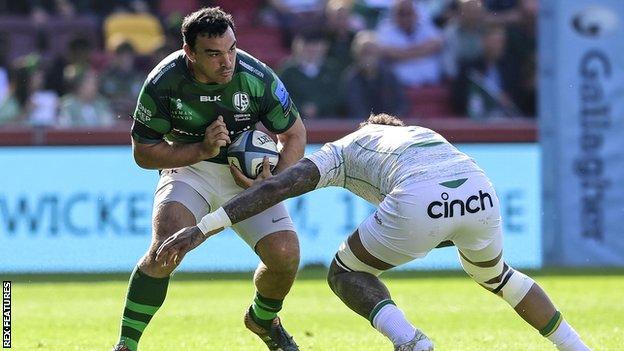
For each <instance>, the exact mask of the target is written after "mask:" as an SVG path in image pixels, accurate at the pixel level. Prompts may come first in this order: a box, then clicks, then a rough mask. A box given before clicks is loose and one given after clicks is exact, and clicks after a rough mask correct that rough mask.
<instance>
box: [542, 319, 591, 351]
mask: <svg viewBox="0 0 624 351" xmlns="http://www.w3.org/2000/svg"><path fill="white" fill-rule="evenodd" d="M547 338H548V340H550V341H552V342H553V344H555V346H557V350H560V351H591V349H590V348H589V347H587V345H585V344H584V343H583V341H582V340H581V337H580V336H579V335H578V333H577V332H576V330H574V328H572V327H571V326H570V325H569V324H568V323H567V322H566V321H565V319H564V320H562V321H561V324H559V327H558V328H557V329H556V330H555V331H554V332H553V333H552V334H550V335H549V336H547Z"/></svg>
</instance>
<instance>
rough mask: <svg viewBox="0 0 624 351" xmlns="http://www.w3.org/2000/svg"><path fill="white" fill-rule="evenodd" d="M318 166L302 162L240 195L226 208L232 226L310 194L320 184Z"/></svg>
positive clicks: (309, 162) (226, 204)
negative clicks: (285, 202)
mask: <svg viewBox="0 0 624 351" xmlns="http://www.w3.org/2000/svg"><path fill="white" fill-rule="evenodd" d="M320 177H321V176H320V173H319V170H318V168H317V167H316V165H315V164H314V163H313V162H312V161H310V160H308V159H305V158H304V159H301V160H300V161H299V162H297V163H296V164H295V165H293V166H292V167H289V168H287V169H286V170H284V171H283V172H282V173H280V174H278V175H276V176H274V177H271V178H268V179H266V180H264V181H262V182H260V183H258V184H256V185H254V186H252V187H251V188H249V189H247V190H245V191H243V192H242V193H240V194H238V195H237V196H235V197H234V198H232V199H231V200H230V201H228V202H226V203H225V204H224V205H223V209H224V210H225V212H226V213H227V214H228V216H229V217H230V220H231V221H232V223H238V222H240V221H242V220H245V219H247V218H249V217H251V216H254V215H256V214H258V213H260V212H262V211H264V210H266V209H267V208H269V207H271V206H273V205H276V204H278V203H280V202H282V201H283V200H286V199H288V198H291V197H295V196H299V195H301V194H305V193H307V192H310V191H312V190H314V188H316V185H317V184H318V182H319V180H320Z"/></svg>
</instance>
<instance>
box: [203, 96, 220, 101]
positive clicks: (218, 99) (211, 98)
mask: <svg viewBox="0 0 624 351" xmlns="http://www.w3.org/2000/svg"><path fill="white" fill-rule="evenodd" d="M199 101H201V102H217V101H221V95H215V96H206V95H201V96H200V97H199Z"/></svg>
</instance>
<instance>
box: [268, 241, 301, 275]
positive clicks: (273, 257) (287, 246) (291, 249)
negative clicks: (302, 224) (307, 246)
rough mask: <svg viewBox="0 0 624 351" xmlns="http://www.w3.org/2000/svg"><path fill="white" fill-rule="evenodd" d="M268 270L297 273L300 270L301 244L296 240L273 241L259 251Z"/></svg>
mask: <svg viewBox="0 0 624 351" xmlns="http://www.w3.org/2000/svg"><path fill="white" fill-rule="evenodd" d="M258 252H261V254H260V257H261V259H262V262H263V263H264V265H265V266H267V268H269V269H271V270H272V271H281V272H284V273H295V272H297V269H298V268H299V259H300V257H299V243H298V241H297V240H296V237H295V240H294V241H293V240H284V241H273V242H271V243H269V244H265V245H262V248H261V249H260V248H259V249H258Z"/></svg>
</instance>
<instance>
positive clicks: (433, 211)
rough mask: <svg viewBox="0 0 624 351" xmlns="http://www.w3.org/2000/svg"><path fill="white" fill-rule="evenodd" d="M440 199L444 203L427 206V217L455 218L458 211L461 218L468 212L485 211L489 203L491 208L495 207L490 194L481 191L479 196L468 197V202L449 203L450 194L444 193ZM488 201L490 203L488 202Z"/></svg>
mask: <svg viewBox="0 0 624 351" xmlns="http://www.w3.org/2000/svg"><path fill="white" fill-rule="evenodd" d="M440 197H441V198H442V200H444V202H441V201H434V202H432V203H430V204H429V206H427V215H429V217H431V218H442V217H444V218H449V217H453V216H455V215H456V214H457V212H456V211H457V210H459V215H460V216H463V215H465V214H466V212H468V213H477V212H479V211H484V210H485V208H486V204H487V203H488V202H489V204H490V207H494V203H493V202H492V197H491V196H490V194H489V193H485V192H483V191H481V190H479V195H472V196H470V197H468V198H467V199H466V201H463V200H460V199H455V200H451V201H450V202H449V201H448V199H449V194H447V193H442V195H440ZM486 199H487V200H488V202H486Z"/></svg>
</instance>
